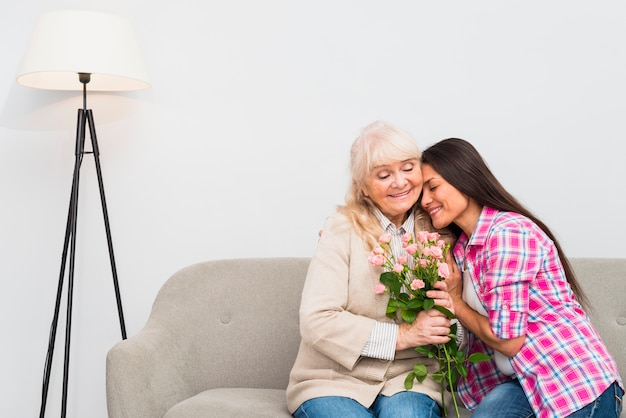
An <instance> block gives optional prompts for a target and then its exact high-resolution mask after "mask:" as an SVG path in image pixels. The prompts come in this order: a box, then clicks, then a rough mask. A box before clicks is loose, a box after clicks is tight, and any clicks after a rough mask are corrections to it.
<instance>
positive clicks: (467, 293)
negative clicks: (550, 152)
mask: <svg viewBox="0 0 626 418" xmlns="http://www.w3.org/2000/svg"><path fill="white" fill-rule="evenodd" d="M422 176H423V179H424V186H423V194H422V198H421V205H422V207H423V208H424V209H425V210H426V211H427V212H428V214H429V215H430V217H431V219H432V223H433V226H434V227H435V228H444V227H451V228H453V229H454V228H456V229H457V231H458V233H459V237H458V240H457V242H456V245H455V247H454V256H455V258H456V260H457V263H458V265H459V268H460V269H461V270H462V271H463V278H462V280H463V282H462V286H460V281H461V273H460V272H459V271H458V270H457V269H453V280H450V279H449V280H448V282H449V283H448V288H449V290H450V293H451V295H452V297H453V299H454V307H455V313H456V316H457V318H458V319H459V321H460V322H461V323H462V325H463V326H464V327H465V329H466V330H469V338H468V344H469V345H468V349H469V350H470V352H475V351H480V352H487V353H489V354H491V357H492V359H491V361H487V362H481V363H474V364H470V365H469V372H468V375H467V378H466V379H462V380H461V381H460V383H459V395H460V397H461V399H462V400H463V402H464V403H465V405H466V406H467V407H468V409H470V410H473V411H474V413H473V415H472V416H473V417H474V418H483V417H499V418H500V417H532V416H537V417H540V418H548V417H549V418H554V417H583V416H584V417H596V418H605V417H619V415H620V410H621V398H622V396H623V393H624V386H623V383H622V381H621V378H620V376H619V373H618V370H617V365H616V364H615V361H614V360H613V358H612V357H611V355H610V354H609V352H608V350H607V348H606V346H605V345H604V343H603V342H602V340H601V338H600V336H599V335H598V333H597V332H596V330H595V329H594V327H593V326H592V324H591V322H590V320H589V317H588V316H587V314H586V313H585V311H584V309H583V306H584V305H585V304H586V298H585V296H584V293H583V291H582V289H581V288H580V286H579V284H578V282H577V281H576V277H575V275H574V272H573V270H572V268H571V266H570V264H569V262H568V261H567V258H566V257H565V255H564V253H563V251H562V249H561V246H560V245H559V243H558V240H557V239H556V237H555V236H554V234H553V233H552V232H551V231H550V229H549V228H548V227H547V226H546V225H545V224H544V223H543V222H541V221H540V220H539V219H538V218H537V217H536V216H534V215H533V214H532V213H531V212H530V211H529V210H528V209H526V208H525V207H524V206H523V205H522V204H520V202H519V201H518V200H517V199H515V197H513V196H512V195H511V194H510V193H509V192H507V191H506V190H505V189H504V187H503V186H502V185H501V184H500V182H499V181H498V180H497V179H496V178H495V176H494V175H493V174H492V172H491V171H490V169H489V168H488V166H487V164H486V163H485V162H484V160H483V158H482V157H481V155H480V154H479V153H478V151H477V150H476V149H475V148H474V147H473V146H472V145H471V144H470V143H468V142H467V141H465V140H462V139H458V138H450V139H446V140H443V141H440V142H438V143H436V144H435V145H433V146H431V147H430V148H428V149H426V150H425V151H424V152H423V154H422ZM451 264H454V263H451ZM455 280H456V283H455ZM461 288H462V289H461Z"/></svg>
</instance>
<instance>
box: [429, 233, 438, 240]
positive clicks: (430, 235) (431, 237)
mask: <svg viewBox="0 0 626 418" xmlns="http://www.w3.org/2000/svg"><path fill="white" fill-rule="evenodd" d="M440 236H441V235H439V233H438V232H429V233H428V241H437V240H438V239H439V237H440Z"/></svg>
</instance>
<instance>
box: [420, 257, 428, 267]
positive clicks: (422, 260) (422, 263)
mask: <svg viewBox="0 0 626 418" xmlns="http://www.w3.org/2000/svg"><path fill="white" fill-rule="evenodd" d="M420 266H422V267H424V268H426V267H428V260H426V259H425V258H420Z"/></svg>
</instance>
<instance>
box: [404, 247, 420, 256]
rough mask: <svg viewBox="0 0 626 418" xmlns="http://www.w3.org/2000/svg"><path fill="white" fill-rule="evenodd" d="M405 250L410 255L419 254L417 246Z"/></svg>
mask: <svg viewBox="0 0 626 418" xmlns="http://www.w3.org/2000/svg"><path fill="white" fill-rule="evenodd" d="M405 250H406V252H407V253H408V254H409V255H413V254H415V253H416V252H417V244H411V245H407V246H406V248H405Z"/></svg>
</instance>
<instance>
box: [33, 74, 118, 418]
mask: <svg viewBox="0 0 626 418" xmlns="http://www.w3.org/2000/svg"><path fill="white" fill-rule="evenodd" d="M78 77H79V81H80V82H81V83H82V84H83V107H82V109H78V120H77V124H76V125H77V126H76V147H75V152H74V154H75V162H74V172H73V176H72V190H71V194H70V205H69V211H68V215H67V224H66V229H65V241H64V244H63V253H62V259H61V271H60V273H59V283H58V287H57V296H56V303H55V307H54V315H53V318H52V324H51V326H50V335H49V340H48V351H47V354H46V362H45V367H44V378H43V387H42V394H41V408H40V410H39V417H40V418H43V417H44V416H45V412H46V402H47V398H48V388H49V385H50V372H51V370H52V359H53V355H54V345H55V340H56V333H57V325H58V322H59V312H60V307H61V298H62V293H63V282H64V278H65V267H66V263H67V261H68V249H69V270H68V282H67V306H66V318H65V357H64V361H63V393H62V403H61V417H65V416H66V414H67V394H68V382H69V363H70V345H71V330H72V304H73V296H74V272H75V268H74V265H75V256H76V221H77V219H78V191H79V183H80V169H81V165H82V160H83V156H84V155H85V154H92V155H93V157H94V161H95V165H96V173H97V176H98V187H99V189H100V201H101V203H102V214H103V217H104V226H105V230H106V236H107V243H108V248H109V259H110V263H111V271H112V274H113V286H114V289H115V298H116V301H117V311H118V316H119V321H120V329H121V333H122V339H126V325H125V323H124V312H123V309H122V300H121V296H120V289H119V282H118V278H117V268H116V266H115V255H114V253H113V241H112V239H111V228H110V224H109V214H108V210H107V205H106V199H105V194H104V183H103V181H102V168H101V166H100V151H99V148H98V140H97V137H96V128H95V124H94V121H93V112H92V111H91V109H87V84H88V83H89V81H90V80H91V74H89V73H78ZM87 126H89V134H90V137H91V151H85V134H86V128H87Z"/></svg>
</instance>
